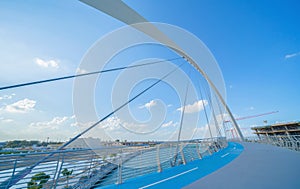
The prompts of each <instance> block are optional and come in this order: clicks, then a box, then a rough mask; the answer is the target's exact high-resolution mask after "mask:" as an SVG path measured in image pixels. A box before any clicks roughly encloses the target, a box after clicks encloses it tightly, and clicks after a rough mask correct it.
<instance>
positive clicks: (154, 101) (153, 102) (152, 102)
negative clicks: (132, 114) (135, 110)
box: [139, 100, 157, 109]
mask: <svg viewBox="0 0 300 189" xmlns="http://www.w3.org/2000/svg"><path fill="white" fill-rule="evenodd" d="M156 104H157V102H156V100H151V101H150V102H148V103H146V104H144V105H142V106H140V107H139V108H140V109H142V108H148V109H149V108H151V107H153V106H155V105H156Z"/></svg>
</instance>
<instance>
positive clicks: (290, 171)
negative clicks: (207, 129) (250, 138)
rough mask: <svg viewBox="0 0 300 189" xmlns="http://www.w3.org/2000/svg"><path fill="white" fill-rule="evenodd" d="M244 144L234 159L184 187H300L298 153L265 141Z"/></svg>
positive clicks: (231, 188) (220, 188) (251, 188)
mask: <svg viewBox="0 0 300 189" xmlns="http://www.w3.org/2000/svg"><path fill="white" fill-rule="evenodd" d="M241 144H242V145H243V146H244V151H243V152H242V153H241V155H240V156H239V157H237V158H236V159H235V160H234V161H232V162H231V163H229V164H227V165H226V166H224V167H222V168H221V169H219V170H217V171H215V172H213V173H212V174H210V175H207V176H205V177H203V178H202V179H200V180H198V181H196V182H194V183H192V184H190V185H188V186H187V187H185V188H186V189H193V188H204V189H205V188H209V189H222V188H230V189H240V188H243V189H253V188H256V189H260V188H261V189H267V188H272V189H277V188H278V189H279V188H280V189H282V188H289V189H293V188H295V189H298V188H300V179H299V176H300V175H299V174H300V153H299V152H296V151H291V150H288V149H284V148H279V147H275V146H271V145H266V144H254V143H241Z"/></svg>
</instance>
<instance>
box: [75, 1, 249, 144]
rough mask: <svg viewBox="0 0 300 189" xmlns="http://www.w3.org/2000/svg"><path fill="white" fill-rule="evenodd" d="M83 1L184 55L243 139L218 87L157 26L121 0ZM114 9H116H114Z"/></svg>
mask: <svg viewBox="0 0 300 189" xmlns="http://www.w3.org/2000/svg"><path fill="white" fill-rule="evenodd" d="M80 1H81V2H83V3H86V4H88V5H90V6H92V7H94V8H96V9H98V10H100V11H102V12H104V13H106V14H108V15H110V16H112V17H113V18H115V19H117V20H119V21H122V22H124V23H125V24H127V25H130V26H132V27H133V28H135V29H137V30H139V31H141V32H143V33H144V34H146V35H148V36H150V37H151V38H153V39H155V40H157V41H158V42H160V43H162V44H164V45H166V46H168V47H169V48H170V49H172V50H174V51H175V52H176V53H177V54H179V55H180V56H182V57H184V58H185V59H186V60H187V61H188V62H189V63H190V64H191V65H192V66H193V67H194V68H195V69H196V70H197V71H198V72H199V73H200V74H202V75H203V77H204V78H205V79H206V81H207V82H208V84H209V85H210V86H211V88H212V89H213V91H214V92H215V93H216V94H217V96H218V98H219V100H220V101H221V103H222V104H223V105H224V107H225V110H226V111H227V112H228V114H229V116H230V118H231V120H232V123H233V126H234V128H235V129H236V131H237V133H238V135H239V137H240V140H242V141H243V140H244V137H243V134H242V132H241V130H240V128H239V126H238V124H237V122H236V120H235V119H234V117H233V115H232V113H231V111H230V109H229V107H228V105H227V104H226V102H225V100H224V98H223V97H222V95H221V93H220V92H219V90H218V88H217V87H216V86H215V84H214V83H213V81H212V80H211V79H210V78H209V76H208V75H207V74H206V73H205V72H204V70H203V69H201V68H200V67H199V66H198V64H197V63H196V62H195V61H194V60H193V58H192V57H190V56H189V55H188V54H187V53H185V51H183V50H182V49H181V48H180V47H179V46H178V45H177V44H176V43H175V42H174V41H173V40H171V39H170V38H169V37H168V36H167V35H165V34H164V33H163V32H161V31H160V30H159V29H158V28H157V27H155V26H154V25H153V24H151V23H150V22H148V21H147V20H146V19H145V18H144V17H142V16H141V15H140V14H138V13H137V12H136V11H135V10H133V9H132V8H130V7H129V6H128V5H126V4H125V3H124V2H122V1H121V0H98V1H94V0H80ZM116 9H117V10H118V11H116Z"/></svg>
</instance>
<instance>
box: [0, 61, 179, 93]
mask: <svg viewBox="0 0 300 189" xmlns="http://www.w3.org/2000/svg"><path fill="white" fill-rule="evenodd" d="M179 59H183V57H177V58H170V59H167V60H160V61H154V62H148V63H144V64H138V65H133V66H123V67H118V68H111V69H106V70H100V71H94V72H89V73H83V74H76V75H69V76H63V77H57V78H51V79H45V80H38V81H32V82H28V83H20V84H15V85H9V86H4V87H0V91H2V90H5V89H12V88H18V87H24V86H29V85H36V84H41V83H48V82H53V81H59V80H65V79H71V78H75V77H83V76H88V75H94V74H100V73H107V72H112V71H118V70H124V69H130V68H136V67H141V66H148V65H153V64H158V63H162V62H167V61H173V60H179Z"/></svg>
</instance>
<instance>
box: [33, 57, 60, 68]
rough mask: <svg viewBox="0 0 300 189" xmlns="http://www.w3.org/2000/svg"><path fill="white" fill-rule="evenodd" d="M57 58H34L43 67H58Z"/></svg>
mask: <svg viewBox="0 0 300 189" xmlns="http://www.w3.org/2000/svg"><path fill="white" fill-rule="evenodd" d="M58 62H59V61H58V60H48V61H46V60H43V59H41V58H35V63H36V64H37V65H39V66H40V67H43V68H50V67H52V68H59V65H58Z"/></svg>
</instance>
